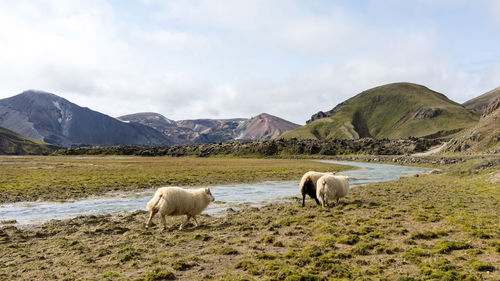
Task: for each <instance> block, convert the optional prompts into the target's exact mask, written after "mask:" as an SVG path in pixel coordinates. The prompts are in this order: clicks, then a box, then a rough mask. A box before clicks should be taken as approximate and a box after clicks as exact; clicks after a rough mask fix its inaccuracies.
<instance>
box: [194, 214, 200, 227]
mask: <svg viewBox="0 0 500 281" xmlns="http://www.w3.org/2000/svg"><path fill="white" fill-rule="evenodd" d="M193 220H194V223H195V224H196V226H200V224H199V223H198V221H197V220H196V216H193Z"/></svg>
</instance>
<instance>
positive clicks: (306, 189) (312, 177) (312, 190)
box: [299, 171, 333, 207]
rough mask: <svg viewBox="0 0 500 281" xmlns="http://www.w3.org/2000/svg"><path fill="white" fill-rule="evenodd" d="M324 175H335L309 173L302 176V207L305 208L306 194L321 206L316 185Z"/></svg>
mask: <svg viewBox="0 0 500 281" xmlns="http://www.w3.org/2000/svg"><path fill="white" fill-rule="evenodd" d="M324 175H333V173H321V172H315V171H309V172H307V173H305V174H304V175H303V176H302V179H301V180H300V184H299V189H300V193H301V194H302V207H304V206H305V200H306V194H307V195H309V197H311V198H313V199H314V200H316V204H318V205H319V201H318V198H317V197H316V183H317V181H318V179H319V178H320V177H322V176H324Z"/></svg>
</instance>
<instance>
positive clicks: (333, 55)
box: [0, 0, 500, 124]
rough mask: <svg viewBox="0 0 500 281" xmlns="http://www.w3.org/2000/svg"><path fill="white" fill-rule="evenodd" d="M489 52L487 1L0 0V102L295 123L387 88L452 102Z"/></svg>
mask: <svg viewBox="0 0 500 281" xmlns="http://www.w3.org/2000/svg"><path fill="white" fill-rule="evenodd" d="M499 46H500V1H497V0H412V1H406V0H400V1H398V0H359V1H349V0H344V1H343V0H340V1H333V0H330V1H322V0H314V1H311V0H303V1H299V0H248V1H246V0H182V1H169V0H108V1H106V0H82V1H76V0H75V1H72V0H57V1H56V0H37V1H25V0H16V1H10V0H0V69H1V70H0V71H1V72H0V73H1V75H0V99H2V98H7V97H11V96H14V95H16V94H19V93H21V92H23V91H24V90H28V89H36V90H42V91H47V92H51V93H54V94H56V95H58V96H61V97H63V98H65V99H67V100H69V101H71V102H73V103H76V104H78V105H80V106H83V107H88V108H90V109H92V110H96V111H99V112H101V113H104V114H107V115H110V116H113V117H118V116H121V115H126V114H132V113H138V112H157V113H160V114H162V115H164V116H165V117H167V118H169V119H173V120H185V119H200V118H214V119H215V118H217V119H219V118H240V117H241V118H249V117H252V116H255V115H257V114H260V113H263V112H266V113H269V114H272V115H276V116H278V117H281V118H284V119H286V120H289V121H292V122H295V123H298V124H304V123H305V121H306V120H308V119H309V118H310V116H311V115H312V114H314V113H316V112H318V111H320V110H322V111H327V110H330V109H332V108H333V107H334V106H335V105H337V104H338V103H341V102H342V101H344V100H346V99H348V98H350V97H352V96H354V95H356V94H358V93H360V92H362V91H364V90H367V89H369V88H372V87H376V86H380V85H383V84H387V83H393V82H412V83H417V84H421V85H424V86H427V87H428V88H430V89H432V90H435V91H438V92H440V93H443V94H445V95H446V96H448V98H450V99H452V100H454V101H456V102H459V103H463V102H465V101H467V100H469V99H471V98H474V97H476V96H479V95H481V94H483V93H485V92H487V91H489V90H492V89H494V88H496V87H499V86H500V48H499Z"/></svg>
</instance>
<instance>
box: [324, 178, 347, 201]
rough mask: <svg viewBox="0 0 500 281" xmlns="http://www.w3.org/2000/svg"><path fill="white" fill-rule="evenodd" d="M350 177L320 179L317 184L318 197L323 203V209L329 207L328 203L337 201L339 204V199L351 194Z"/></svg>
mask: <svg viewBox="0 0 500 281" xmlns="http://www.w3.org/2000/svg"><path fill="white" fill-rule="evenodd" d="M348 179H349V177H348V176H333V175H325V176H322V177H320V178H319V179H318V182H317V183H316V186H317V190H316V197H317V198H318V199H319V201H320V202H321V205H322V206H323V207H327V206H328V201H330V200H331V201H334V200H335V201H336V204H338V203H339V198H342V197H345V196H346V195H347V193H348V192H349V181H348Z"/></svg>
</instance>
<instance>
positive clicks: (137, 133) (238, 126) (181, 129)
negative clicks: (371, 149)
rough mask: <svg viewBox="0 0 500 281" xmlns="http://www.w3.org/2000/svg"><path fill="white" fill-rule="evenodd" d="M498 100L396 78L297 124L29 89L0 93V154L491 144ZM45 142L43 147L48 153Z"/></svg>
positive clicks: (495, 94) (497, 134)
mask: <svg viewBox="0 0 500 281" xmlns="http://www.w3.org/2000/svg"><path fill="white" fill-rule="evenodd" d="M499 100H500V88H497V89H494V90H492V91H490V92H487V93H485V94H483V95H480V96H478V97H477V98H474V99H471V100H470V101H467V102H465V103H464V104H462V105H461V104H458V103H456V102H454V101H451V100H450V99H448V98H447V97H446V96H445V95H443V94H441V93H438V92H436V91H433V90H431V89H429V88H427V87H425V86H422V85H418V84H412V83H392V84H387V85H382V86H379V87H375V88H372V89H368V90H366V91H363V92H361V93H359V94H357V95H355V96H353V97H352V98H350V99H348V100H346V101H344V102H342V103H340V104H338V105H337V106H335V107H334V108H332V109H331V110H328V111H325V112H323V111H319V112H317V113H315V114H313V115H312V116H311V118H310V120H308V121H307V122H306V125H305V126H299V125H297V124H294V123H291V122H289V121H286V120H284V119H281V118H279V117H276V116H272V115H270V114H266V113H262V114H259V115H257V116H254V117H251V118H233V119H194V120H179V121H174V120H171V119H168V118H166V117H165V116H163V115H161V114H158V113H154V112H144V113H135V114H130V115H124V116H120V117H118V118H113V117H111V116H108V115H105V114H102V113H99V112H96V111H93V110H90V109H88V108H84V107H80V106H78V105H76V104H74V103H71V102H69V101H68V100H66V99H64V98H62V97H59V96H57V95H54V94H51V93H47V92H43V91H35V90H29V91H25V92H23V93H21V94H19V95H16V96H13V97H10V98H6V99H1V100H0V127H3V128H5V129H2V130H1V131H0V153H2V154H12V153H16V152H15V151H18V153H19V154H23V153H30V152H29V151H34V149H33V148H29V149H25V152H23V151H22V149H20V147H25V148H27V147H35V146H37V145H41V146H45V148H44V149H46V147H50V149H54V146H47V143H48V144H52V145H57V146H66V147H67V146H86V145H92V146H96V145H99V146H112V145H147V146H157V145H172V144H198V143H217V142H232V141H236V140H247V141H254V140H267V139H274V138H277V137H280V138H298V139H319V140H323V139H330V138H335V139H359V138H366V137H368V138H370V137H371V138H378V139H384V138H388V139H397V138H406V137H426V138H444V139H447V140H450V139H452V141H450V143H453V144H454V145H450V148H449V149H448V150H449V151H466V150H470V151H472V150H474V151H475V150H478V149H479V150H484V149H490V151H492V150H491V149H495V148H496V146H495V145H496V144H498V141H499V139H500V126H497V124H498V121H497V120H498V118H500V116H497V115H498V114H500V113H498V110H497V107H495V106H496V105H497V103H500V101H499ZM485 104H486V106H485ZM481 114H483V116H482V117H481V119H480V116H481ZM470 136H473V137H472V138H471V137H470ZM42 142H45V144H44V143H42ZM28 143H29V145H27V146H26V144H28ZM477 143H481V145H476V144H477ZM457 147H459V148H457ZM471 147H472V148H471ZM477 147H480V148H477ZM469 148H470V149H469ZM476 148H477V149H476ZM44 149H42V150H40V151H44V152H38V153H41V154H43V153H46V151H47V150H44ZM35 153H37V152H35Z"/></svg>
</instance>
